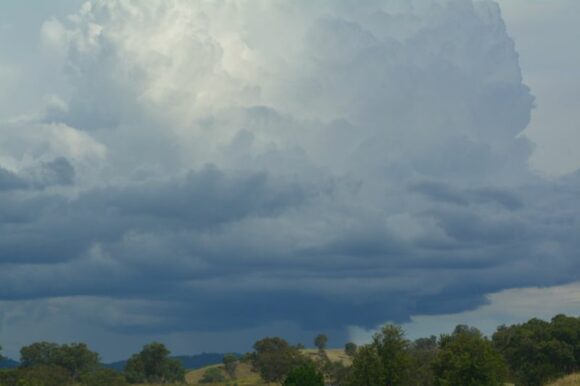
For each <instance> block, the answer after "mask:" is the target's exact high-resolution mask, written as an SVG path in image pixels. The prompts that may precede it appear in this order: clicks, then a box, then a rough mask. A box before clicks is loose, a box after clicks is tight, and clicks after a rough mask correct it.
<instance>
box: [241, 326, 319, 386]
mask: <svg viewBox="0 0 580 386" xmlns="http://www.w3.org/2000/svg"><path fill="white" fill-rule="evenodd" d="M308 362H309V360H308V359H307V358H305V357H304V356H303V355H302V354H301V353H300V351H299V350H298V349H297V348H296V347H293V346H291V345H289V344H288V342H286V341H285V340H284V339H282V338H278V337H273V338H264V339H261V340H259V341H257V342H256V343H255V344H254V353H253V354H252V366H253V368H254V370H256V371H257V372H259V373H260V375H261V376H262V379H264V380H265V381H266V382H278V383H279V382H282V380H284V378H285V377H286V375H287V374H288V373H289V372H290V370H291V369H293V368H294V367H297V366H300V365H303V364H307V363H308Z"/></svg>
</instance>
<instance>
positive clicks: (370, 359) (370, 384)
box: [347, 345, 386, 386]
mask: <svg viewBox="0 0 580 386" xmlns="http://www.w3.org/2000/svg"><path fill="white" fill-rule="evenodd" d="M385 382H386V377H385V370H384V368H383V364H382V362H381V357H380V356H379V353H378V352H377V349H376V347H375V346H374V345H364V346H361V347H359V349H358V350H357V353H356V355H355V356H354V358H353V361H352V368H351V373H350V377H349V381H348V382H347V384H348V385H349V386H377V385H385V384H386V383H385Z"/></svg>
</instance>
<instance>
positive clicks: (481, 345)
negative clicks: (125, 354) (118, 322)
mask: <svg viewBox="0 0 580 386" xmlns="http://www.w3.org/2000/svg"><path fill="white" fill-rule="evenodd" d="M313 343H314V345H315V346H316V347H317V348H318V351H317V353H316V355H314V356H312V355H306V354H305V352H304V350H303V348H304V346H302V345H291V344H290V343H288V342H287V341H286V340H284V339H282V338H280V337H267V338H263V339H260V340H258V341H257V342H256V343H255V344H254V346H253V351H252V352H250V353H247V354H245V355H243V356H240V355H235V354H228V355H225V356H224V359H223V367H222V368H223V371H221V370H220V369H218V368H216V367H212V368H209V369H207V370H206V372H205V373H204V374H203V377H202V379H201V381H200V382H201V383H216V382H230V381H231V382H235V379H236V378H235V374H236V369H237V366H238V365H239V364H240V363H246V364H249V365H251V367H252V369H253V370H254V371H256V372H258V373H259V374H260V376H261V378H262V379H263V380H264V381H266V382H270V383H275V384H281V385H284V386H324V385H332V386H385V385H387V386H503V385H504V384H505V383H506V382H510V383H514V384H515V385H517V386H542V385H546V384H547V383H548V382H550V381H552V380H554V379H557V378H559V377H562V376H564V375H567V374H570V373H573V372H575V371H578V370H579V369H580V318H577V317H569V316H566V315H557V316H555V317H554V318H552V319H551V321H549V322H548V321H543V320H540V319H531V320H529V321H527V322H525V323H522V324H514V325H511V326H505V325H502V326H499V327H498V328H497V330H496V331H495V333H494V334H493V335H492V337H491V338H488V337H486V336H485V335H483V334H482V333H481V332H480V331H479V330H478V329H476V328H473V327H469V326H465V325H458V326H457V327H456V328H455V329H454V330H453V331H452V332H451V333H449V334H443V335H440V336H439V337H436V336H431V337H427V338H420V339H416V340H413V341H411V340H409V339H407V338H406V337H405V332H404V331H403V329H402V328H401V327H400V326H397V325H392V324H388V325H385V326H383V327H382V328H381V329H380V330H379V331H378V332H377V333H376V334H374V336H373V338H372V341H371V342H370V343H368V344H365V345H361V346H357V345H356V344H354V343H352V342H349V343H347V344H346V345H345V346H344V353H345V354H346V355H347V356H349V357H350V359H351V360H350V361H347V362H341V361H332V360H330V359H329V356H328V355H327V344H328V337H327V336H326V335H324V334H320V335H318V336H317V337H316V338H315V339H314V341H313ZM0 349H1V348H0ZM169 355H170V352H169V350H168V349H167V348H166V347H165V346H164V345H163V344H162V343H157V342H154V343H150V344H148V345H145V346H144V347H143V349H142V350H141V351H140V352H138V353H136V354H134V355H133V356H132V357H131V358H130V359H129V360H128V361H127V363H126V365H125V368H124V371H123V372H118V371H115V370H112V369H107V368H104V367H103V366H102V365H101V363H100V357H99V355H98V354H97V353H96V352H94V351H92V350H90V348H89V347H88V346H87V345H86V344H84V343H72V344H56V343H49V342H38V343H33V344H31V345H29V346H25V347H22V349H21V350H20V366H19V367H18V368H16V369H6V370H2V371H0V386H23V385H26V386H29V385H32V386H63V385H73V384H74V385H83V386H126V385H128V384H140V383H150V384H167V383H180V382H184V381H185V370H184V369H183V367H182V366H181V363H180V362H179V361H177V360H175V359H171V358H170V356H169ZM0 359H1V356H0Z"/></svg>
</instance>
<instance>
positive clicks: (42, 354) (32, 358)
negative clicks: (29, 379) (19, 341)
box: [20, 342, 60, 367]
mask: <svg viewBox="0 0 580 386" xmlns="http://www.w3.org/2000/svg"><path fill="white" fill-rule="evenodd" d="M59 348H60V346H59V345H58V344H56V343H51V342H36V343H32V344H31V345H29V346H24V347H22V348H21V349H20V366H21V367H35V366H42V365H45V366H52V365H55V364H56V363H57V357H58V351H59Z"/></svg>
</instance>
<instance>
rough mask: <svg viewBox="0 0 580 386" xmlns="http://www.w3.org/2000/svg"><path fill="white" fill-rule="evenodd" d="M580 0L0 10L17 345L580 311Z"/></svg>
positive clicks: (102, 3)
mask: <svg viewBox="0 0 580 386" xmlns="http://www.w3.org/2000/svg"><path fill="white" fill-rule="evenodd" d="M579 12H580V3H579V2H577V1H575V0H550V1H548V0H545V1H542V0H500V1H499V2H494V1H488V0H412V1H409V0H404V1H403V0H368V1H365V2H360V1H354V0H332V1H331V0H320V1H317V2H312V1H309V0H308V1H307V0H291V1H290V0H221V1H210V0H151V1H147V2H140V1H131V0H93V1H88V2H85V1H80V0H54V1H50V2H49V1H32V0H26V1H10V0H0V229H1V231H0V345H1V346H2V347H3V353H4V354H5V355H8V356H11V357H13V358H18V350H19V349H20V347H22V346H23V345H26V344H29V343H32V342H35V341H40V340H48V341H56V342H63V343H64V342H74V341H83V342H87V343H88V344H89V346H90V347H91V348H93V349H94V350H96V351H98V352H99V353H101V355H102V357H103V359H104V360H106V361H111V360H118V359H123V358H126V357H127V356H128V355H130V354H131V353H134V352H136V351H138V350H139V349H140V347H141V346H142V345H143V344H145V343H148V342H150V341H153V340H160V341H163V342H164V343H166V344H167V345H168V346H169V348H170V349H171V350H172V351H173V352H174V353H177V354H193V353H198V352H203V351H206V352H227V351H236V352H244V351H248V350H250V349H251V345H252V343H253V342H254V341H255V340H257V339H259V338H261V337H264V336H268V335H270V336H271V335H279V336H283V337H285V338H287V339H289V340H290V341H291V342H293V343H298V342H301V343H304V344H306V345H310V344H311V341H312V339H313V337H314V336H315V335H316V334H318V333H320V332H325V333H326V334H327V335H329V337H330V344H331V345H334V346H337V347H340V346H341V345H342V344H344V342H345V341H347V340H355V341H357V342H359V343H362V342H364V341H365V340H368V339H369V336H370V335H371V334H372V332H373V331H374V330H375V329H376V328H377V326H380V325H382V324H383V323H389V322H393V323H400V324H402V325H403V326H404V328H405V329H406V330H407V333H408V336H409V337H410V338H415V337H419V336H425V335H431V334H439V333H443V332H447V331H450V330H451V329H452V328H453V326H454V325H455V324H458V323H468V324H471V325H474V326H476V327H479V328H481V329H482V330H483V331H484V332H486V333H488V334H490V333H493V330H494V329H495V327H496V326H497V325H499V324H501V323H517V322H521V321H524V320H527V319H529V318H531V317H536V316H537V317H542V318H548V319H549V318H550V317H551V316H553V315H555V314H557V313H567V314H570V315H579V314H580V281H579V274H580V256H579V253H578V251H579V250H580V248H579V247H580V242H579V240H578V237H577V235H578V232H579V231H580V217H579V214H580V204H579V202H580V201H579V200H578V195H579V194H580V172H578V169H579V168H580V155H579V154H580V152H577V151H576V149H575V148H576V144H577V143H579V141H580V127H579V124H578V122H580V119H578V118H579V113H578V112H577V111H576V106H578V105H579V104H580V93H579V92H578V90H580V51H578V50H577V49H575V47H576V41H575V40H576V36H579V34H580V26H579V25H578V23H576V22H575V20H574V19H575V16H574V15H578V14H579Z"/></svg>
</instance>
